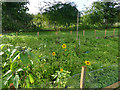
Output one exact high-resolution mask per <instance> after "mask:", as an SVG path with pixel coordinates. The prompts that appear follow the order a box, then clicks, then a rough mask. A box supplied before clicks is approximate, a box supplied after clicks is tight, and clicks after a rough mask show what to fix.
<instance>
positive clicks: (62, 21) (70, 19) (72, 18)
mask: <svg viewBox="0 0 120 90" xmlns="http://www.w3.org/2000/svg"><path fill="white" fill-rule="evenodd" d="M44 11H45V12H44V13H43V15H44V16H46V17H47V19H48V21H49V22H50V23H52V24H53V23H55V24H57V25H68V26H69V25H70V24H75V23H76V21H77V13H78V10H77V8H76V5H75V4H74V3H73V2H69V3H62V2H58V3H55V4H53V5H52V6H50V7H48V8H45V9H44Z"/></svg>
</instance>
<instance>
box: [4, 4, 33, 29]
mask: <svg viewBox="0 0 120 90" xmlns="http://www.w3.org/2000/svg"><path fill="white" fill-rule="evenodd" d="M27 3H28V2H2V29H3V30H5V31H9V30H11V31H17V30H19V29H20V28H26V27H27V25H28V23H29V22H30V21H31V20H32V17H31V15H30V14H28V13H26V11H27V10H28V8H27V6H25V5H26V4H27Z"/></svg>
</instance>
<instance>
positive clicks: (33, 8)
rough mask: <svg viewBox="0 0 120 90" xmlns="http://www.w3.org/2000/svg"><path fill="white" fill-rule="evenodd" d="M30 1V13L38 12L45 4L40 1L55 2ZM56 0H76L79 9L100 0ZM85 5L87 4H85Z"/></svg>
mask: <svg viewBox="0 0 120 90" xmlns="http://www.w3.org/2000/svg"><path fill="white" fill-rule="evenodd" d="M29 1H30V5H29V4H28V5H27V6H28V8H29V11H28V13H30V14H32V13H33V14H37V13H38V12H39V9H38V7H40V6H44V5H45V4H44V3H41V5H38V3H39V2H43V1H46V2H47V1H49V2H51V3H52V2H53V0H29ZM56 1H62V2H63V3H64V2H65V1H70V2H75V4H76V5H77V6H78V7H77V8H78V10H79V11H81V10H84V9H85V7H86V6H87V7H89V6H90V5H91V4H92V2H94V1H98V0H56ZM84 5H85V6H84Z"/></svg>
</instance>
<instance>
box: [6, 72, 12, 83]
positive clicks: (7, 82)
mask: <svg viewBox="0 0 120 90" xmlns="http://www.w3.org/2000/svg"><path fill="white" fill-rule="evenodd" d="M11 77H12V74H11V75H10V76H9V77H7V79H6V81H5V82H4V85H6V84H7V83H8V80H9V79H10V78H11Z"/></svg>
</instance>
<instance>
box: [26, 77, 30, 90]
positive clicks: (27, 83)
mask: <svg viewBox="0 0 120 90" xmlns="http://www.w3.org/2000/svg"><path fill="white" fill-rule="evenodd" d="M25 82H26V87H27V88H29V87H30V83H29V79H28V77H27V78H26V80H25Z"/></svg>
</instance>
